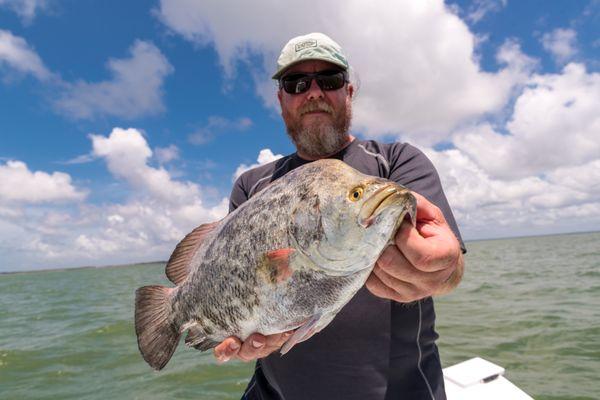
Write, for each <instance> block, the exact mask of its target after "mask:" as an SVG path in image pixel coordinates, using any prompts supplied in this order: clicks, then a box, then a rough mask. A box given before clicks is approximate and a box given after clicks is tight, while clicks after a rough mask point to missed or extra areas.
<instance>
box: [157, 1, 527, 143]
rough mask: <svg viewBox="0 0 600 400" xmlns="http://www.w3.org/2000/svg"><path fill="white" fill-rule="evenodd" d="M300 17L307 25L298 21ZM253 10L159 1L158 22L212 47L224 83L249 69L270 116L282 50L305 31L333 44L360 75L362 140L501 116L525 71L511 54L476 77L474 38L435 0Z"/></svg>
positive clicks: (425, 137) (522, 59)
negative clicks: (242, 67)
mask: <svg viewBox="0 0 600 400" xmlns="http://www.w3.org/2000/svg"><path fill="white" fill-rule="evenodd" d="M307 9H310V10H311V13H312V14H311V16H312V17H311V18H310V19H308V20H307V19H298V18H296V16H297V15H302V14H303V13H305V11H306V10H307ZM252 10H253V12H252V13H248V12H247V10H246V9H245V7H230V6H228V5H226V4H224V3H222V2H219V1H216V0H215V1H206V2H202V4H200V3H197V2H193V1H185V0H162V1H161V3H160V9H159V10H158V12H157V13H158V14H159V16H160V18H161V20H162V21H163V22H164V23H165V24H166V25H167V26H168V27H169V28H170V29H172V30H173V31H175V32H177V33H179V34H181V35H182V36H184V37H185V38H187V39H188V40H190V41H193V42H194V43H197V44H200V45H209V44H210V45H213V46H214V47H215V49H216V51H217V52H218V54H219V58H220V60H221V64H222V65H223V68H224V71H225V73H226V74H228V75H232V74H234V72H235V65H236V63H238V62H240V61H242V62H247V63H248V67H249V69H250V70H252V74H253V75H254V76H255V77H259V78H258V80H257V82H256V86H257V92H258V93H259V94H260V95H261V96H263V98H264V99H265V103H266V104H268V105H269V106H272V105H274V104H276V102H275V101H274V98H275V97H274V96H275V94H274V91H275V89H274V85H272V84H270V83H269V77H270V75H271V73H272V71H273V69H274V66H275V60H276V58H277V56H278V53H279V51H280V49H281V47H282V46H283V45H284V43H285V41H287V40H288V39H289V38H291V37H293V36H295V35H298V34H303V33H307V32H311V31H324V33H326V34H329V35H331V36H332V37H333V38H334V39H335V40H336V41H338V42H339V43H340V44H341V45H342V46H343V47H344V49H345V52H346V53H347V55H348V57H349V58H350V62H351V64H352V65H353V67H354V69H355V70H356V71H357V72H358V74H359V75H360V80H361V89H360V91H359V95H358V98H357V101H356V104H355V108H354V110H355V118H354V126H355V127H356V128H357V129H359V130H363V131H365V132H366V133H368V134H369V135H370V136H376V135H381V134H386V133H387V134H389V133H392V134H402V135H403V137H405V138H410V139H411V140H412V141H418V142H422V143H433V142H436V141H439V140H443V139H445V138H446V136H447V135H448V132H449V131H451V130H452V129H454V128H455V127H457V126H459V125H461V124H464V123H465V122H467V121H471V120H474V119H478V118H480V117H482V116H483V115H484V114H486V113H493V112H497V111H499V110H501V109H502V108H503V107H504V105H505V104H506V103H507V101H508V100H509V98H510V94H511V93H512V91H513V89H514V87H515V85H517V84H519V83H520V82H521V81H522V79H523V77H524V76H527V75H528V73H529V70H530V69H531V67H532V63H531V59H529V58H528V57H526V56H524V55H523V54H522V53H521V52H520V51H518V47H515V46H512V48H511V57H502V55H501V54H500V55H499V60H500V61H501V62H502V63H506V64H503V67H502V69H500V71H499V72H496V73H490V72H484V71H482V70H481V68H480V66H479V64H478V63H477V62H476V61H475V59H476V54H475V44H476V37H475V36H474V35H473V34H472V33H471V32H470V31H469V29H468V27H467V26H466V24H465V23H464V22H463V21H461V20H460V19H459V17H458V16H456V15H455V14H453V13H452V12H451V11H450V10H449V9H448V8H447V7H446V6H445V5H444V3H443V1H442V0H436V1H428V2H424V1H412V0H404V1H395V2H388V1H381V2H375V3H372V2H371V3H368V2H362V1H350V2H346V3H344V12H339V3H338V2H337V1H316V0H314V1H309V2H303V3H292V4H290V3H273V2H270V1H266V0H262V1H256V2H253V4H252ZM265 20H268V21H269V24H265V23H264V21H265ZM325 21H326V22H325ZM357 23H358V24H360V27H361V29H357ZM231 26H235V27H236V29H231ZM273 32H277V34H276V35H274V34H273ZM504 50H506V49H504ZM260 60H262V61H263V63H262V65H261V62H260ZM269 88H270V89H269Z"/></svg>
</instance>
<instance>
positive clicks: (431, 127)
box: [0, 0, 600, 271]
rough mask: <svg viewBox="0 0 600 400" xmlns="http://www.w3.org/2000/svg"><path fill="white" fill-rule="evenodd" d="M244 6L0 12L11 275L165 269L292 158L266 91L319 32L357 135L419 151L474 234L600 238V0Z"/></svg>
mask: <svg viewBox="0 0 600 400" xmlns="http://www.w3.org/2000/svg"><path fill="white" fill-rule="evenodd" d="M246 4H247V2H219V1H203V2H189V1H175V0H162V1H135V2H116V1H102V2H100V1H96V2H93V1H73V0H70V1H67V0H28V1H25V0H0V261H1V262H0V271H12V270H25V269H37V268H50V267H68V266H78V265H106V264H117V263H126V262H137V261H148V260H156V259H165V258H167V257H168V255H169V253H170V251H171V250H172V248H173V247H174V245H175V244H176V243H177V241H178V240H179V239H180V238H181V237H182V236H183V235H184V234H185V233H187V231H189V230H190V229H192V228H193V227H195V226H197V225H198V224H200V223H202V222H206V221H209V220H213V219H216V218H219V217H221V216H223V215H224V213H225V212H226V208H227V207H226V204H227V197H228V195H229V190H230V188H231V184H232V182H233V179H234V178H235V176H236V172H237V173H239V172H240V171H242V170H243V169H245V168H248V167H251V166H252V165H254V164H257V163H260V162H267V161H270V160H272V159H274V158H275V157H277V155H280V154H287V153H290V152H292V151H293V146H292V145H291V143H290V142H289V140H288V138H287V136H286V134H285V130H284V126H283V123H282V121H281V118H280V116H279V109H278V106H277V104H276V101H275V86H274V84H273V83H272V82H271V81H270V80H269V77H270V75H271V73H272V71H273V68H274V63H275V59H276V57H277V55H278V52H279V50H280V49H281V47H282V46H283V44H285V42H286V41H287V40H288V39H289V38H291V37H292V36H295V35H299V34H304V33H308V32H311V31H322V32H324V33H327V34H329V35H330V36H332V37H333V38H334V39H335V40H337V41H338V42H339V43H340V44H341V45H342V47H343V48H344V49H345V51H346V52H347V54H348V57H349V59H350V62H351V64H352V66H353V68H354V72H353V76H354V78H353V79H355V80H358V81H359V82H360V89H359V92H358V96H357V98H356V101H355V103H354V120H353V128H352V129H353V132H354V133H355V134H356V135H357V136H359V137H363V138H374V139H378V140H382V141H394V140H400V141H408V142H411V143H413V144H415V145H417V146H418V147H420V148H421V149H422V150H423V151H425V153H426V154H427V155H428V156H429V157H430V158H431V159H432V161H433V162H434V164H435V165H436V166H437V167H438V170H439V172H440V176H441V178H442V182H443V183H444V186H445V189H446V193H447V195H448V198H449V200H450V202H451V205H452V207H453V209H454V211H455V214H456V216H457V219H458V222H459V225H460V227H461V231H462V232H463V236H464V237H465V238H467V239H479V238H489V237H503V236H518V235H533V234H548V233H560V232H572V231H585V230H594V229H597V228H598V226H600V185H599V183H598V182H600V113H598V112H597V110H598V105H599V104H600V103H599V101H600V75H599V73H598V70H599V67H600V58H599V53H600V34H599V33H600V30H599V29H598V26H600V2H599V1H597V0H586V1H551V2H548V1H515V0H498V1H492V0H479V1H452V2H446V3H444V2H442V1H433V0H432V1H410V0H405V1H397V2H393V3H391V2H385V1H381V2H374V3H369V4H367V3H366V2H355V3H351V2H350V3H349V2H335V1H314V2H312V1H307V2H304V3H303V4H286V3H284V2H282V3H281V4H277V5H273V4H271V3H270V2H268V1H256V2H253V4H252V6H251V7H250V6H247V5H246ZM342 5H343V6H342ZM307 10H310V13H308V12H307ZM298 15H300V16H302V18H298Z"/></svg>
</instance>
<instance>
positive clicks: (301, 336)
mask: <svg viewBox="0 0 600 400" xmlns="http://www.w3.org/2000/svg"><path fill="white" fill-rule="evenodd" d="M333 317H335V314H332V313H329V314H322V313H319V314H315V315H313V316H312V317H310V318H309V319H308V320H307V321H306V322H305V323H304V324H302V325H300V327H299V328H298V329H297V330H296V332H294V334H293V335H292V336H291V337H290V338H289V339H288V340H287V342H285V344H284V345H283V347H282V348H281V350H280V353H281V354H282V355H283V354H285V353H287V352H288V351H290V350H291V349H292V347H294V346H295V345H296V344H298V343H300V342H304V341H305V340H308V339H310V338H311V337H312V335H314V334H315V333H318V332H320V331H321V330H322V329H323V328H325V327H326V326H327V325H329V323H330V322H331V321H332V320H333Z"/></svg>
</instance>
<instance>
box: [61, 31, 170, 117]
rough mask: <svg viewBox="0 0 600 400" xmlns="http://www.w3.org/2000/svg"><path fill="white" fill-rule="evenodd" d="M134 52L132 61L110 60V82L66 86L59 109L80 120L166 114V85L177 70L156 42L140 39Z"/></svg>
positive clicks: (82, 82)
mask: <svg viewBox="0 0 600 400" xmlns="http://www.w3.org/2000/svg"><path fill="white" fill-rule="evenodd" d="M130 52H131V56H130V57H129V58H125V59H111V60H109V61H108V65H107V67H108V69H109V70H110V72H111V74H112V78H111V79H110V80H107V81H102V82H85V81H78V82H76V83H68V84H65V85H66V87H67V88H66V89H65V90H64V91H63V92H62V93H61V94H60V96H59V97H58V99H57V100H56V101H55V103H54V104H55V106H56V108H57V109H58V110H59V111H61V112H62V113H64V114H66V115H67V116H69V117H72V118H76V119H86V118H93V117H96V116H100V115H112V116H117V117H122V118H136V117H140V116H144V115H152V114H156V113H159V112H161V111H163V110H164V105H163V102H162V87H163V82H164V80H165V78H166V76H167V75H169V74H170V73H171V72H173V67H172V66H171V64H170V63H169V61H168V60H167V58H166V57H165V56H164V55H163V54H162V53H161V52H160V50H159V49H158V48H157V47H156V46H155V45H153V44H152V43H149V42H144V41H141V40H137V41H136V42H135V43H134V44H133V46H132V47H131V49H130Z"/></svg>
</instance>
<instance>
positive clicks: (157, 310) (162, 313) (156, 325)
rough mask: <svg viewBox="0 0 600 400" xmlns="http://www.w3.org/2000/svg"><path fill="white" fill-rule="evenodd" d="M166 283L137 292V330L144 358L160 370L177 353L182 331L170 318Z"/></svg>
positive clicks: (168, 293)
mask: <svg viewBox="0 0 600 400" xmlns="http://www.w3.org/2000/svg"><path fill="white" fill-rule="evenodd" d="M173 290H175V289H174V288H168V287H164V286H156V285H155V286H144V287H141V288H139V289H138V290H136V292H135V333H136V335H137V341H138V348H139V349H140V352H141V353H142V357H144V360H146V362H147V363H148V364H150V366H151V367H152V368H154V369H156V370H160V369H162V368H163V367H164V366H165V365H167V363H168V362H169V360H170V359H171V356H172V355H173V353H174V352H175V349H176V348H177V345H178V344H179V337H180V336H181V333H180V332H179V329H178V328H177V327H176V326H174V324H173V323H172V322H171V319H170V318H169V310H170V307H169V295H170V293H171V292H172V291H173Z"/></svg>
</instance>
